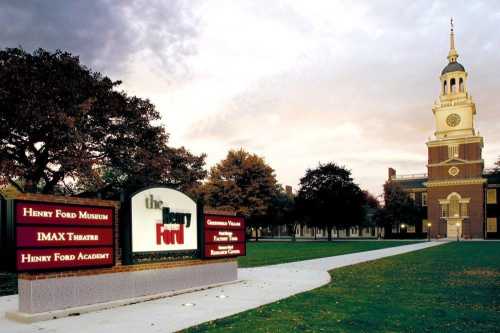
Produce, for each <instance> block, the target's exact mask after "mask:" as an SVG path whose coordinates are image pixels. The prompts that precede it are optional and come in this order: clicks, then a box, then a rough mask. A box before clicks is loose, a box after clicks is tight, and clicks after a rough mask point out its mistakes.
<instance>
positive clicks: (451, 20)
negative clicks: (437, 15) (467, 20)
mask: <svg viewBox="0 0 500 333" xmlns="http://www.w3.org/2000/svg"><path fill="white" fill-rule="evenodd" d="M450 25H451V31H453V17H452V18H451V19H450Z"/></svg>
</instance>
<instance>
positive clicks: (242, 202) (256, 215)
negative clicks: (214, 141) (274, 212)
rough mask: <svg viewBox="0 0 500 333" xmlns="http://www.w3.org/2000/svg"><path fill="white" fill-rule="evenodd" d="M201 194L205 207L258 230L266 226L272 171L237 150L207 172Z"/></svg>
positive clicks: (274, 186)
mask: <svg viewBox="0 0 500 333" xmlns="http://www.w3.org/2000/svg"><path fill="white" fill-rule="evenodd" d="M201 191H202V194H203V197H204V200H205V203H206V204H208V205H209V206H211V207H213V208H219V209H230V210H234V211H235V212H236V213H237V214H240V215H242V216H244V217H245V218H246V220H247V224H248V225H249V226H251V227H257V228H258V227H261V226H263V225H267V223H268V222H269V221H268V220H267V219H266V217H267V214H268V212H269V209H270V206H271V203H272V201H273V199H274V198H275V196H276V195H277V193H278V184H277V181H276V176H275V174H274V170H273V169H272V168H271V167H270V166H269V165H267V164H266V163H265V161H264V159H263V158H262V157H259V156H257V155H255V154H250V153H248V152H246V151H244V150H243V149H239V150H230V151H229V153H228V154H227V157H226V158H225V159H224V160H222V161H221V162H219V163H218V164H217V165H215V166H214V167H212V168H211V170H210V173H209V176H208V180H207V182H206V183H205V184H204V185H203V187H202V190H201Z"/></svg>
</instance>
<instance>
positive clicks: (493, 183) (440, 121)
mask: <svg viewBox="0 0 500 333" xmlns="http://www.w3.org/2000/svg"><path fill="white" fill-rule="evenodd" d="M457 58H458V53H457V51H456V49H455V42H454V32H453V26H452V29H451V34H450V51H449V54H448V64H447V65H446V67H445V68H444V69H443V70H442V72H441V76H440V95H439V99H438V100H437V101H436V102H435V104H434V105H433V107H432V112H433V115H434V118H435V124H436V131H435V132H434V137H433V138H432V139H430V140H429V141H428V142H427V148H428V164H427V174H424V175H413V176H412V175H410V176H400V177H398V176H397V175H396V171H395V170H394V169H392V168H390V169H389V181H392V182H398V183H399V184H400V185H401V186H402V187H403V188H404V189H405V190H406V191H407V192H408V193H409V195H410V197H412V198H413V199H414V200H415V203H416V204H417V205H421V206H422V207H425V208H426V209H425V214H424V216H423V217H422V221H421V225H419V226H416V228H415V229H420V230H422V231H424V232H427V231H429V232H430V235H431V237H433V238H450V239H456V238H466V239H474V238H475V239H477V238H498V236H499V234H498V220H499V211H500V209H498V201H497V194H498V193H497V192H498V188H499V187H500V185H499V183H500V182H499V180H500V179H499V178H500V177H499V176H498V175H497V174H496V173H495V172H487V171H485V169H484V160H483V158H482V148H483V142H484V140H483V137H481V136H480V135H479V133H478V132H476V129H475V126H474V120H475V115H476V106H475V104H474V102H473V101H472V98H471V96H470V94H469V92H468V89H467V72H466V71H465V68H464V67H463V66H462V65H461V64H460V63H458V62H457Z"/></svg>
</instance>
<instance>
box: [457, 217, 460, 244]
mask: <svg viewBox="0 0 500 333" xmlns="http://www.w3.org/2000/svg"><path fill="white" fill-rule="evenodd" d="M456 226H457V242H458V241H459V237H458V236H459V232H460V222H457V224H456Z"/></svg>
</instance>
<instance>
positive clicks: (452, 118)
mask: <svg viewBox="0 0 500 333" xmlns="http://www.w3.org/2000/svg"><path fill="white" fill-rule="evenodd" d="M460 120H461V119H460V116H459V115H458V114H456V113H452V114H450V115H449V116H448V117H446V124H448V126H450V127H455V126H457V125H458V124H460Z"/></svg>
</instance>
